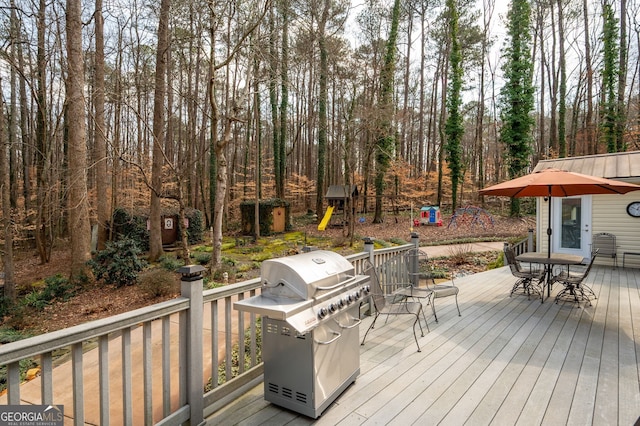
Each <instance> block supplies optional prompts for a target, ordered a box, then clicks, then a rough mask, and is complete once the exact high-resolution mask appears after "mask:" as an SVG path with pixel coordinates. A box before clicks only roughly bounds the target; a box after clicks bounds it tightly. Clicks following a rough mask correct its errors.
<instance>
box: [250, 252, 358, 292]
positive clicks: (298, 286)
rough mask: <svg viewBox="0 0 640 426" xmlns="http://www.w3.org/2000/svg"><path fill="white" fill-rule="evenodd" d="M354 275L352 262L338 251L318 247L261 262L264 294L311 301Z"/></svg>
mask: <svg viewBox="0 0 640 426" xmlns="http://www.w3.org/2000/svg"><path fill="white" fill-rule="evenodd" d="M354 275H355V269H354V267H353V265H352V264H351V262H349V261H348V260H347V259H345V258H344V257H343V256H341V255H339V254H338V253H335V252H332V251H327V250H316V251H311V252H308V253H302V254H297V255H295V256H288V257H282V258H278V259H269V260H265V261H264V262H262V268H261V276H262V294H263V296H266V297H277V298H281V297H284V298H289V299H297V300H310V299H312V298H314V297H316V296H317V293H319V292H322V291H329V290H333V289H335V288H337V287H339V286H340V285H341V283H342V282H343V281H345V280H347V279H348V278H350V277H353V276H354Z"/></svg>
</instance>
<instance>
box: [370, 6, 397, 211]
mask: <svg viewBox="0 0 640 426" xmlns="http://www.w3.org/2000/svg"><path fill="white" fill-rule="evenodd" d="M399 25H400V0H394V2H393V11H392V13H391V29H390V30H389V39H388V40H387V43H386V50H385V56H384V64H383V66H382V70H381V71H380V108H379V113H380V117H379V123H378V135H377V139H376V168H377V170H376V181H375V185H376V209H375V215H374V217H373V223H381V222H382V195H383V193H384V178H385V174H386V173H387V170H388V169H389V165H390V164H391V158H392V157H393V150H394V146H395V143H394V140H395V138H394V131H393V124H392V117H393V75H394V73H395V70H396V43H397V40H398V27H399Z"/></svg>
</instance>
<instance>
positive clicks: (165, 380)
mask: <svg viewBox="0 0 640 426" xmlns="http://www.w3.org/2000/svg"><path fill="white" fill-rule="evenodd" d="M170 344H171V316H169V315H167V316H164V317H162V389H171V345H170ZM162 414H163V415H164V417H167V416H168V415H169V414H171V392H164V391H163V392H162Z"/></svg>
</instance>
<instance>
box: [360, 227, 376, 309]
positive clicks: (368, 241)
mask: <svg viewBox="0 0 640 426" xmlns="http://www.w3.org/2000/svg"><path fill="white" fill-rule="evenodd" d="M364 252H365V253H369V262H371V267H372V268H375V267H376V264H375V263H374V254H373V238H371V237H364ZM369 279H375V271H373V270H370V271H369ZM365 300H367V302H366V306H365V303H364V302H363V303H362V304H361V305H360V315H361V316H362V315H369V316H370V315H371V314H372V311H373V306H372V305H373V304H372V303H371V298H370V297H367V298H366V299H365Z"/></svg>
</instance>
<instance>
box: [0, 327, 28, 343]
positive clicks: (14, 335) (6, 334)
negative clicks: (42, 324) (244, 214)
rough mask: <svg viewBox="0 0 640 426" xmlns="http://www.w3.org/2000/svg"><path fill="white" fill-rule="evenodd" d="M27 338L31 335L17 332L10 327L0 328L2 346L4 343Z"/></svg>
mask: <svg viewBox="0 0 640 426" xmlns="http://www.w3.org/2000/svg"><path fill="white" fill-rule="evenodd" d="M27 337H31V334H28V333H24V332H22V331H18V330H16V329H14V328H11V327H4V326H3V327H1V328H0V344H3V345H4V344H6V343H11V342H17V341H18V340H22V339H26V338H27Z"/></svg>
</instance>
